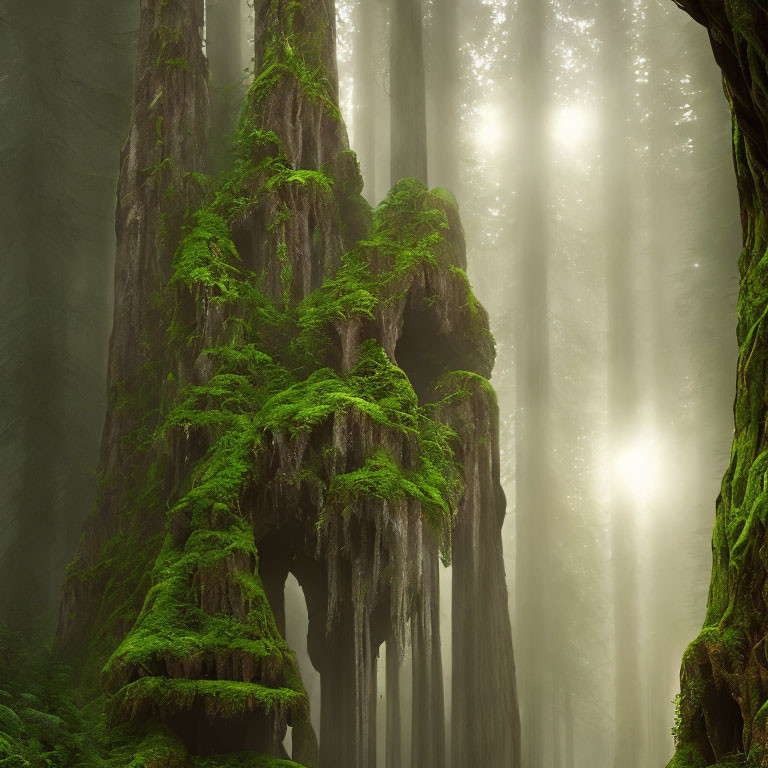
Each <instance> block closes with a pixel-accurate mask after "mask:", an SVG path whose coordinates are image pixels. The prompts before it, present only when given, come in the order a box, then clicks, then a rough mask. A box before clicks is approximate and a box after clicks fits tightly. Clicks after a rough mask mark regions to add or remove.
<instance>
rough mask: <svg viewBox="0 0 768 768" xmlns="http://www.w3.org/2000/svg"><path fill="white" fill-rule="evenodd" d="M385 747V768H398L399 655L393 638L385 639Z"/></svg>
mask: <svg viewBox="0 0 768 768" xmlns="http://www.w3.org/2000/svg"><path fill="white" fill-rule="evenodd" d="M386 697H387V702H386V703H387V733H386V736H387V742H386V744H387V748H386V768H400V765H401V764H402V753H403V741H402V725H401V715H400V655H399V654H398V652H397V645H396V643H395V638H394V637H392V636H390V638H389V639H388V640H387V690H386Z"/></svg>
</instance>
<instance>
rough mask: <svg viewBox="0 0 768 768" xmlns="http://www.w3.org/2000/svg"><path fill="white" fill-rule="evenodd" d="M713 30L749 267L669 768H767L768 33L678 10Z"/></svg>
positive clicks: (705, 12) (744, 19) (727, 11)
mask: <svg viewBox="0 0 768 768" xmlns="http://www.w3.org/2000/svg"><path fill="white" fill-rule="evenodd" d="M677 4H678V5H679V6H680V7H682V8H684V9H685V10H687V11H688V12H689V13H690V14H691V16H693V18H694V19H695V20H696V21H698V22H700V23H701V24H702V25H704V26H705V27H706V29H707V31H708V33H709V38H710V42H711V44H712V49H713V52H714V55H715V59H716V60H717V63H718V64H719V65H720V68H721V69H722V72H723V77H724V83H725V93H726V96H727V97H728V100H729V101H730V104H731V107H732V110H733V116H734V121H733V150H734V162H735V169H736V176H737V181H738V187H739V196H740V200H741V215H742V226H743V232H744V249H743V251H742V254H741V258H740V262H739V268H740V271H741V291H740V295H739V310H738V326H737V338H738V342H739V360H738V367H737V385H736V403H735V408H734V415H735V422H736V433H735V439H734V444H733V451H732V454H731V462H730V465H729V467H728V470H727V472H726V475H725V478H724V480H723V485H722V491H721V494H720V496H719V498H718V501H717V509H716V516H715V529H714V535H713V540H712V553H713V564H712V581H711V585H710V591H709V599H708V605H707V615H706V619H705V622H704V628H703V630H702V632H701V633H700V635H699V636H698V638H697V639H696V640H694V641H693V643H692V644H691V645H690V646H689V648H688V650H687V651H686V653H685V656H684V658H683V667H682V672H681V699H680V704H679V721H678V723H677V724H676V742H677V749H676V753H675V756H674V757H673V759H672V761H671V763H670V766H673V767H675V768H676V767H677V766H688V765H692V764H696V763H701V764H702V765H704V764H707V765H709V764H714V763H722V762H725V761H726V759H728V761H729V762H732V763H733V764H736V765H745V764H746V762H747V755H749V761H750V763H752V764H755V765H759V764H760V763H761V762H764V760H765V759H766V755H768V739H766V734H765V728H764V711H765V710H764V709H762V708H763V707H764V705H765V703H766V701H768V685H766V678H765V668H766V656H765V638H766V637H767V636H768V624H767V621H766V612H765V606H764V601H763V597H762V589H763V586H764V584H765V581H766V567H765V563H764V561H763V559H762V557H761V555H760V553H761V552H762V550H763V547H764V542H765V531H766V528H765V524H764V521H765V514H764V510H765V492H764V474H765V458H766V456H767V455H768V454H767V453H766V448H767V445H766V435H765V430H764V429H763V425H764V423H765V419H766V413H767V412H768V403H767V402H766V394H765V393H766V389H765V381H766V377H768V355H767V354H766V350H767V349H768V346H766V343H765V324H764V318H765V314H766V306H768V283H767V282H766V279H765V274H764V270H763V269H762V268H761V263H762V259H763V258H764V255H765V252H766V248H767V247H768V242H767V241H766V235H765V232H766V227H765V211H766V204H768V186H767V185H766V178H767V176H766V171H767V170H768V147H767V146H766V141H765V136H766V131H768V110H766V104H765V100H764V98H763V96H762V93H763V91H764V89H765V88H766V85H767V83H766V74H765V72H766V62H767V57H766V53H765V29H766V25H768V12H766V10H765V8H764V7H763V6H762V5H760V4H758V3H742V4H740V5H738V8H736V7H731V6H730V5H729V4H728V3H725V2H723V1H722V0H706V2H704V1H700V0H680V1H679V2H678V3H677Z"/></svg>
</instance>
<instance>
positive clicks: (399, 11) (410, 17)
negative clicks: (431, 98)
mask: <svg viewBox="0 0 768 768" xmlns="http://www.w3.org/2000/svg"><path fill="white" fill-rule="evenodd" d="M422 27H423V23H422V7H421V0H393V3H392V24H391V30H392V31H391V39H390V46H391V48H390V70H389V72H390V74H389V88H390V94H391V95H390V118H389V126H390V127H389V131H390V183H391V184H395V183H396V182H397V181H398V179H404V178H407V177H413V178H415V179H419V180H421V181H423V182H424V183H425V184H426V183H427V106H426V86H425V74H424V41H423V33H422Z"/></svg>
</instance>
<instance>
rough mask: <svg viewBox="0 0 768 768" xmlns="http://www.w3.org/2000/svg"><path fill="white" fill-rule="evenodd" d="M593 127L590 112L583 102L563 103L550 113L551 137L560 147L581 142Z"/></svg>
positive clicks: (589, 134) (572, 145)
mask: <svg viewBox="0 0 768 768" xmlns="http://www.w3.org/2000/svg"><path fill="white" fill-rule="evenodd" d="M593 128H594V119H593V116H592V113H591V112H590V111H589V110H588V109H587V108H586V107H585V106H584V105H583V104H564V105H563V106H561V107H558V108H557V109H556V110H555V113H554V114H553V115H552V127H551V131H552V138H553V139H554V140H555V141H556V142H557V143H558V144H560V145H561V146H562V147H574V146H578V145H579V144H583V143H584V142H586V141H587V139H589V137H590V136H591V134H592V132H593Z"/></svg>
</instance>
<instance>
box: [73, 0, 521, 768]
mask: <svg viewBox="0 0 768 768" xmlns="http://www.w3.org/2000/svg"><path fill="white" fill-rule="evenodd" d="M142 11H143V13H142V24H141V30H140V56H139V65H138V69H137V78H136V84H135V88H134V111H133V123H132V129H131V134H130V137H129V141H128V143H127V145H126V149H125V151H124V163H123V168H122V173H121V182H120V188H119V190H120V194H121V197H120V201H121V209H120V214H121V218H120V219H119V226H118V264H117V283H118V288H119V295H120V296H121V302H120V304H119V306H118V308H117V311H116V321H115V331H114V333H113V339H112V352H113V355H112V359H111V364H112V368H113V371H112V373H113V377H112V378H113V384H115V385H117V384H118V383H119V384H120V386H115V390H116V391H115V402H114V404H113V408H112V410H111V411H110V413H109V415H108V419H107V427H106V432H105V441H104V451H105V458H104V460H103V464H104V465H105V466H106V467H107V468H108V469H111V470H113V471H117V470H120V469H122V470H123V474H122V475H119V476H118V477H117V479H116V480H113V479H112V477H109V478H108V483H109V484H108V486H107V491H109V492H110V493H109V495H106V494H105V500H104V501H103V503H102V506H101V507H99V508H97V510H96V514H95V515H94V516H93V517H92V518H91V520H90V521H89V525H88V527H87V529H86V535H85V537H84V543H83V545H82V547H81V550H80V553H79V557H78V560H77V561H76V563H75V565H74V567H73V568H72V569H71V571H70V575H69V579H68V582H67V591H66V593H65V599H64V602H63V605H62V614H61V622H60V642H61V644H62V645H63V646H64V647H66V646H67V645H68V644H72V643H74V642H75V641H76V640H78V639H79V640H84V639H90V640H91V642H89V643H83V645H84V646H86V648H87V652H88V653H89V654H90V657H89V659H88V663H87V664H86V666H85V667H84V669H83V674H87V673H88V672H90V671H91V670H92V669H94V668H102V667H103V672H102V674H101V683H102V686H103V690H104V692H105V694H106V695H107V697H108V701H109V708H110V715H111V721H112V722H113V723H123V724H124V725H125V726H126V727H127V728H130V726H131V725H136V724H139V723H140V724H141V729H142V730H141V732H140V733H139V734H137V736H136V738H137V739H140V738H142V737H143V735H144V733H149V734H150V738H151V739H153V742H152V743H153V744H154V746H153V750H154V753H155V755H156V758H155V759H170V755H171V754H174V755H175V754H178V753H179V752H180V751H183V750H186V753H189V754H192V755H196V754H229V753H234V752H242V751H243V750H247V751H256V752H262V753H266V754H268V755H270V756H273V757H284V756H285V752H284V749H283V747H282V739H283V736H284V734H285V732H286V727H287V725H288V723H289V722H290V723H291V725H292V727H293V732H292V743H293V754H292V758H293V759H294V760H295V761H297V762H300V763H302V764H304V765H306V766H310V768H313V767H314V766H315V765H316V764H319V765H320V766H321V767H322V768H326V767H327V768H331V767H333V768H373V766H374V765H375V760H376V735H377V734H376V728H375V714H376V698H377V696H376V683H377V675H376V663H377V661H376V660H377V657H378V649H379V647H380V646H381V643H382V642H384V641H387V642H390V641H392V642H393V643H394V644H395V646H396V649H397V653H398V658H399V656H400V655H401V654H402V651H403V647H404V642H405V640H406V638H407V637H410V638H411V641H412V655H413V660H414V670H415V672H414V675H413V700H414V707H413V710H414V711H413V726H412V731H413V739H412V754H413V758H414V760H417V761H418V762H419V763H420V764H421V765H422V766H426V767H427V768H429V767H430V766H433V767H434V768H439V766H440V765H441V764H442V763H443V759H444V749H445V732H444V714H443V691H442V686H443V679H442V659H441V651H440V637H439V614H440V610H439V591H438V579H437V573H438V562H439V557H440V556H441V555H442V557H443V558H444V559H447V558H450V557H451V555H453V558H454V561H455V564H456V566H455V567H456V573H457V575H458V576H459V578H458V579H457V580H458V581H459V582H460V584H461V590H460V592H459V599H458V600H456V605H457V606H458V614H459V619H460V621H459V622H456V623H455V626H454V629H455V636H456V637H457V638H458V640H459V642H458V643H457V645H458V646H460V648H461V653H460V654H458V655H457V656H455V659H454V661H455V664H454V679H455V680H456V679H458V680H460V681H462V683H463V687H462V688H460V689H459V690H462V697H463V701H462V702H459V703H458V704H456V707H457V709H458V710H459V711H460V712H461V713H462V716H461V719H460V722H461V726H462V728H461V735H462V738H463V741H461V742H459V743H460V747H461V749H460V750H459V752H458V754H459V755H460V756H461V758H462V763H461V764H462V765H470V764H475V763H477V762H486V763H496V764H499V763H500V764H505V765H513V766H516V765H517V760H516V750H517V749H518V743H519V742H518V738H519V734H518V727H517V712H516V694H515V680H514V659H513V656H512V646H511V628H510V623H509V616H508V608H507V593H506V584H505V581H504V563H503V557H502V547H501V524H502V521H503V517H504V498H503V493H502V492H501V488H500V483H499V444H498V410H497V406H496V403H495V399H494V397H493V393H492V389H491V388H490V385H489V384H488V382H487V377H488V376H489V375H490V373H491V369H492V365H493V358H494V349H493V340H492V337H491V335H490V331H489V329H488V321H487V315H486V313H485V312H484V310H483V309H482V307H481V306H480V305H479V304H478V303H477V301H476V300H475V299H474V297H473V296H472V294H471V291H470V288H469V284H468V281H467V278H466V274H465V272H464V269H465V267H466V255H465V245H464V239H463V231H462V228H461V225H460V221H459V218H458V211H457V209H456V206H455V204H454V203H453V202H452V201H451V200H449V199H448V196H447V195H443V194H437V193H435V194H433V193H430V192H429V191H428V190H427V189H426V186H425V185H424V183H423V182H421V181H419V180H417V179H413V178H411V179H405V180H403V181H401V182H400V183H398V184H397V185H396V187H395V188H394V189H393V190H392V192H391V193H390V195H389V196H388V197H387V199H386V200H385V202H384V203H383V204H382V205H381V206H380V207H379V208H378V209H377V215H376V217H375V219H374V218H373V217H372V215H371V209H370V206H368V205H367V204H366V203H365V201H364V200H363V199H362V198H361V196H360V191H361V188H362V183H361V179H360V175H359V168H358V165H357V162H356V158H355V156H354V154H353V153H351V152H350V151H349V149H348V145H347V136H346V129H345V126H344V123H343V121H342V119H341V114H340V110H339V99H338V85H337V72H336V50H335V16H334V13H333V4H330V5H329V4H327V3H325V2H323V0H304V2H301V3H296V2H293V0H280V1H279V2H273V1H272V0H263V2H260V3H257V4H256V7H255V8H254V17H255V57H254V58H255V61H256V63H257V76H256V78H255V79H254V82H253V84H252V86H251V88H250V89H249V92H248V94H247V98H246V102H245V104H244V107H243V112H242V118H241V122H240V126H239V130H238V137H237V138H238V141H237V146H236V153H235V156H234V162H233V167H232V169H231V170H230V172H229V173H227V174H226V175H225V176H224V177H223V179H222V180H221V182H220V183H215V182H212V181H211V180H210V179H205V178H203V179H201V177H200V176H199V175H198V174H195V173H190V172H189V171H192V170H194V168H195V167H196V166H197V165H198V164H199V163H201V162H202V161H203V157H204V154H205V142H204V136H205V117H206V98H205V96H206V88H205V77H204V75H205V61H204V60H203V58H202V41H201V40H200V22H201V20H202V4H201V2H199V0H194V2H193V0H189V2H188V3H186V4H177V5H173V6H171V5H170V4H168V3H167V2H165V0H158V2H157V3H148V4H146V5H145V6H144V7H143V8H142ZM158 110H159V113H158ZM187 121H191V122H187ZM198 121H199V122H198ZM166 131H167V132H166ZM199 187H202V188H203V191H207V192H208V194H207V195H206V196H202V195H201V196H200V197H201V198H202V199H195V197H196V196H197V195H198V190H199ZM176 206H178V208H177V207H176ZM187 209H189V210H191V211H194V212H193V213H191V214H190V215H189V216H187V217H185V216H183V215H182V214H181V211H187ZM139 222H141V223H143V224H144V226H143V227H142V228H138V223H139ZM161 225H162V226H161ZM158 246H161V247H158ZM165 246H168V248H167V249H166V247H165ZM344 254H346V256H344V258H342V256H343V255H344ZM127 319H129V320H131V322H130V323H129V322H126V320H127ZM136 328H139V329H140V333H141V338H140V343H138V342H137V340H136V338H135V333H136V331H135V330H134V329H136ZM131 334H134V337H133V338H131ZM127 340H130V341H132V342H133V346H130V347H128V348H126V346H125V345H126V343H127ZM116 368H119V369H120V372H121V373H122V374H123V375H124V376H126V379H127V380H123V381H121V382H116V381H114V380H115V378H116V376H115V375H114V372H115V369H116ZM136 369H138V370H136ZM128 426H134V429H133V430H132V432H129V433H128V436H129V439H128V440H124V439H122V438H123V437H125V436H126V431H127V427H128ZM118 459H122V463H118ZM115 499H116V501H117V503H113V504H112V506H110V505H109V502H110V501H112V502H114V501H115ZM454 520H456V523H457V524H456V526H455V532H454V530H453V529H454V526H453V522H454ZM127 552H130V555H129V556H126V553H127ZM94 573H96V574H98V575H99V576H100V578H98V579H93V578H91V576H92V574H94ZM288 573H293V574H294V576H295V577H296V579H297V580H298V582H299V584H300V585H301V587H302V589H303V591H304V593H305V596H306V600H307V612H308V618H309V629H308V644H307V645H308V654H309V656H310V659H311V661H312V664H313V666H314V667H315V669H316V670H318V671H319V673H320V676H321V680H322V686H321V697H322V702H321V723H320V752H319V755H318V754H317V741H316V738H315V734H314V731H313V729H312V727H311V724H310V721H309V708H308V702H307V696H306V692H305V690H304V688H303V685H302V683H301V679H300V676H299V674H298V669H297V665H296V662H295V658H294V655H293V653H292V652H291V650H290V649H289V648H288V647H287V646H286V644H285V641H284V639H283V636H282V635H283V629H284V623H285V618H284V617H285V606H284V599H285V581H286V578H287V575H288ZM94 582H96V583H95V584H94ZM99 590H101V591H99ZM95 598H100V599H95ZM93 605H95V607H96V611H103V613H102V614H101V615H98V614H97V613H96V612H95V611H93V610H91V611H90V612H89V611H88V610H87V607H88V606H93ZM481 621H482V622H485V623H486V624H487V626H488V632H487V633H485V634H484V635H482V636H480V637H478V635H477V631H476V628H477V626H478V625H479V623H480V622H481ZM115 644H116V645H117V647H116V648H115V647H114V646H115ZM105 661H106V665H104V662H105ZM89 681H90V682H93V678H92V676H91V677H89ZM161 723H162V724H164V725H165V726H167V728H168V731H165V730H164V731H163V732H162V733H157V728H158V726H159V725H160V724H161ZM169 732H173V733H174V734H175V738H171V737H170V733H169ZM174 750H176V751H175V752H174ZM157 755H160V757H157Z"/></svg>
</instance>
